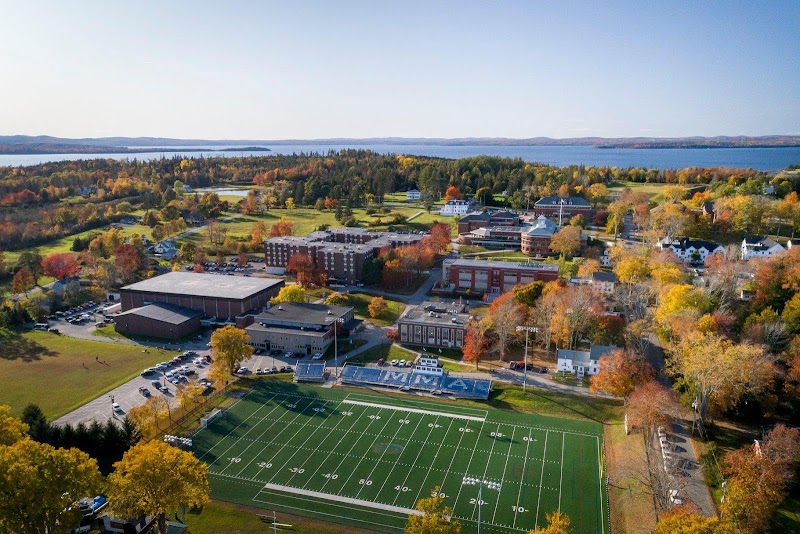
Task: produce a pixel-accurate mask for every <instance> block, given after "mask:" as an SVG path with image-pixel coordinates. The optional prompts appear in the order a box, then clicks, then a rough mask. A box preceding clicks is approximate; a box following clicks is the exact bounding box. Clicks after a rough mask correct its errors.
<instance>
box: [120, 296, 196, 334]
mask: <svg viewBox="0 0 800 534" xmlns="http://www.w3.org/2000/svg"><path fill="white" fill-rule="evenodd" d="M202 316H203V312H201V311H200V310H191V309H189V308H183V307H181V306H174V305H172V304H164V303H155V304H148V305H147V306H141V307H139V308H133V309H131V310H128V311H124V312H122V313H120V314H118V315H116V316H115V317H114V330H116V331H117V332H119V333H120V334H128V335H146V336H149V337H159V338H163V339H171V340H176V339H181V338H185V337H187V336H189V335H190V334H192V333H193V332H196V331H197V330H200V318H201V317H202Z"/></svg>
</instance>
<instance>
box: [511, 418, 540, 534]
mask: <svg viewBox="0 0 800 534" xmlns="http://www.w3.org/2000/svg"><path fill="white" fill-rule="evenodd" d="M531 441H533V438H531V431H530V430H528V444H527V445H526V446H525V460H524V461H523V463H522V474H521V475H520V477H519V492H518V493H517V504H516V507H515V508H514V524H513V525H512V527H514V528H516V526H517V514H518V513H519V512H518V510H519V501H520V499H521V498H522V488H523V487H524V484H525V483H524V480H525V468H526V467H528V451H529V450H530V448H531ZM534 528H535V526H534Z"/></svg>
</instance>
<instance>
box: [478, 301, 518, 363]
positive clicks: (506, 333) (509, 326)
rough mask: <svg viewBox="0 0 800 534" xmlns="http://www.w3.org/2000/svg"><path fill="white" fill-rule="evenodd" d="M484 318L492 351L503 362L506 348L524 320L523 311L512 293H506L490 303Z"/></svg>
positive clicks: (514, 337)
mask: <svg viewBox="0 0 800 534" xmlns="http://www.w3.org/2000/svg"><path fill="white" fill-rule="evenodd" d="M486 318H487V320H488V321H489V325H490V326H489V332H490V334H491V336H492V339H493V340H494V341H495V343H494V344H493V345H494V350H495V351H496V352H497V353H498V354H499V355H500V359H501V360H505V357H506V350H508V346H509V345H510V343H511V342H512V341H513V340H515V339H516V337H517V332H516V329H517V327H518V326H520V325H521V324H522V322H523V321H524V320H525V309H524V308H523V307H522V306H521V305H520V304H518V303H517V302H516V301H515V300H514V294H513V293H511V292H507V293H503V294H502V295H500V296H499V297H497V298H496V299H494V301H492V304H491V305H490V306H489V313H488V315H487V316H486Z"/></svg>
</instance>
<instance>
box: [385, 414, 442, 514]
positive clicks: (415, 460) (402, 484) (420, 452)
mask: <svg viewBox="0 0 800 534" xmlns="http://www.w3.org/2000/svg"><path fill="white" fill-rule="evenodd" d="M438 421H439V418H438V417H437V418H436V420H435V421H434V422H433V426H432V427H430V428H431V429H430V430H429V431H428V436H427V437H426V438H425V444H423V445H422V446H420V447H419V450H418V451H417V456H416V458H414V461H413V462H412V463H411V465H417V460H419V457H420V455H422V451H424V450H425V445H427V442H428V440H429V439H430V437H431V433H432V432H433V430H434V429H435V428H436V424H437V423H438ZM452 425H453V422H452V421H450V426H452ZM450 426H448V427H447V430H445V433H444V435H445V436H447V432H448V431H449V430H450ZM397 460H398V461H399V460H400V458H399V457H398V458H397ZM396 465H397V461H395V466H396ZM392 471H394V467H393V468H392ZM389 474H390V475H391V473H389ZM409 476H411V469H409V470H408V473H406V477H405V478H404V479H403V482H402V483H401V484H400V488H403V487H404V486H405V485H406V482H408V477H409ZM387 478H388V477H387ZM402 491H403V490H402V489H401V490H400V491H398V492H397V495H395V496H394V500H393V501H392V504H394V503H396V502H397V499H398V498H399V497H400V494H401V493H402ZM414 502H416V500H415V501H414Z"/></svg>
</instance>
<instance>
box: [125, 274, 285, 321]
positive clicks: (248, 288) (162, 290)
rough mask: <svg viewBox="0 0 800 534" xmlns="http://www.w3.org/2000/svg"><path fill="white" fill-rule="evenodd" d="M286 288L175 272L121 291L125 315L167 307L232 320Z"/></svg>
mask: <svg viewBox="0 0 800 534" xmlns="http://www.w3.org/2000/svg"><path fill="white" fill-rule="evenodd" d="M283 286H284V281H283V280H278V279H276V278H260V277H255V276H252V277H244V276H221V275H215V274H208V273H184V272H171V273H167V274H162V275H160V276H154V277H153V278H148V279H147V280H142V281H141V282H136V283H135V284H131V285H128V286H125V287H123V288H122V289H120V302H121V304H122V311H123V312H126V311H128V310H131V309H133V308H140V307H142V306H146V305H148V304H155V303H164V304H172V305H174V306H180V307H182V308H188V309H191V310H200V311H201V312H202V314H203V316H204V317H217V318H218V319H222V320H225V319H231V320H233V319H234V318H235V317H237V316H239V315H243V314H245V313H248V312H250V311H253V310H259V309H261V308H263V307H264V306H266V304H267V303H268V302H269V299H271V298H272V297H274V296H276V295H277V294H278V291H280V289H281V288H282V287H283Z"/></svg>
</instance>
